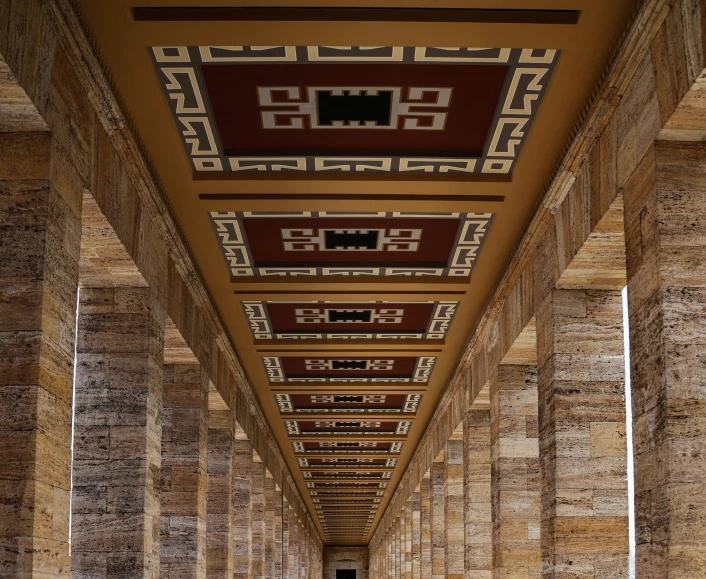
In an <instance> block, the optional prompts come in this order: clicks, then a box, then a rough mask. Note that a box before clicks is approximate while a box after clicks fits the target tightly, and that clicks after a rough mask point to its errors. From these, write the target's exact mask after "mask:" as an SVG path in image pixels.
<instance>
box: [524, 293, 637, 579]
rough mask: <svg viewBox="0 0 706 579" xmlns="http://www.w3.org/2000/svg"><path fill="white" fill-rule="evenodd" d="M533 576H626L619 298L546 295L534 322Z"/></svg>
mask: <svg viewBox="0 0 706 579" xmlns="http://www.w3.org/2000/svg"><path fill="white" fill-rule="evenodd" d="M537 354H538V390H539V448H540V471H541V485H542V515H541V535H542V576H543V577H546V578H558V577H562V578H563V577H567V576H568V575H569V574H570V575H571V576H574V577H575V576H578V575H580V576H581V577H586V578H589V577H590V578H596V579H598V578H600V579H613V578H618V577H620V578H622V577H626V576H627V575H626V574H627V569H628V518H627V506H628V505H627V480H626V445H625V384H624V381H623V380H624V358H623V323H622V305H621V296H620V292H616V291H584V290H553V291H552V292H551V294H550V295H549V296H548V297H547V299H546V300H545V301H544V302H543V304H542V305H541V307H540V308H539V310H538V312H537Z"/></svg>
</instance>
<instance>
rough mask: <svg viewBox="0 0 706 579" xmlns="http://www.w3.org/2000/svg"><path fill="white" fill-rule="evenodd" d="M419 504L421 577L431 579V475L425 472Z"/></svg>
mask: <svg viewBox="0 0 706 579" xmlns="http://www.w3.org/2000/svg"><path fill="white" fill-rule="evenodd" d="M420 490H421V493H420V504H421V513H420V519H421V558H420V559H421V579H431V578H432V573H431V561H432V544H431V475H430V474H429V473H428V472H427V473H426V474H425V475H424V477H422V482H421V484H420Z"/></svg>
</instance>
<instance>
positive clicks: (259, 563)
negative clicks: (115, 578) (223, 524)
mask: <svg viewBox="0 0 706 579" xmlns="http://www.w3.org/2000/svg"><path fill="white" fill-rule="evenodd" d="M265 473H266V469H265V465H264V464H263V463H261V462H259V461H258V462H253V469H252V519H251V523H250V524H251V527H252V576H253V579H264V578H265V524H266V523H265V494H266V493H265V484H266V483H265V478H266V475H265ZM268 579H269V578H268Z"/></svg>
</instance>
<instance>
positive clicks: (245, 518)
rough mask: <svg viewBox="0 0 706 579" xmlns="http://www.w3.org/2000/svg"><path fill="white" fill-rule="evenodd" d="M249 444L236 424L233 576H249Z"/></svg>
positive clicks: (251, 463)
mask: <svg viewBox="0 0 706 579" xmlns="http://www.w3.org/2000/svg"><path fill="white" fill-rule="evenodd" d="M252 477H253V450H252V444H251V443H250V441H249V440H248V439H247V438H246V437H245V433H244V432H243V431H242V430H241V429H240V427H239V426H238V427H237V428H236V438H235V440H234V441H233V543H234V546H233V577H234V579H251V577H252V524H251V522H252V509H253V504H252V482H253V479H252Z"/></svg>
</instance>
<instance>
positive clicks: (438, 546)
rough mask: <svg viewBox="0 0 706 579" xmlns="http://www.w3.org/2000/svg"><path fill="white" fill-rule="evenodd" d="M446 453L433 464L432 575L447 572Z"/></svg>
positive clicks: (437, 575) (441, 575) (440, 574)
mask: <svg viewBox="0 0 706 579" xmlns="http://www.w3.org/2000/svg"><path fill="white" fill-rule="evenodd" d="M444 502H445V501H444V453H443V451H442V452H441V453H440V454H439V456H438V457H437V458H436V460H435V461H434V462H433V463H432V466H431V549H432V550H431V576H432V577H433V578H434V579H437V578H439V579H442V578H443V577H444V576H445V574H446V523H445V505H444Z"/></svg>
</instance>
